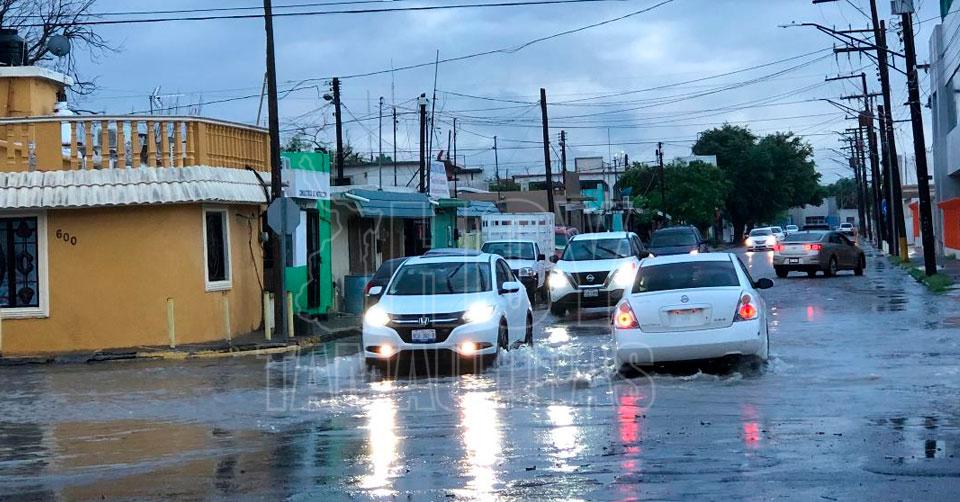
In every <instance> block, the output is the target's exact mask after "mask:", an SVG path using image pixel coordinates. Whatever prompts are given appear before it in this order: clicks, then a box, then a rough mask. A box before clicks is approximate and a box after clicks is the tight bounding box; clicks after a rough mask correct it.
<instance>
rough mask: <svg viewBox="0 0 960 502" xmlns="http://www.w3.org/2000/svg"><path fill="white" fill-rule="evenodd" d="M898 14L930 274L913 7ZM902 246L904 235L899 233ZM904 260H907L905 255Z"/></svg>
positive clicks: (933, 260) (933, 268) (932, 262)
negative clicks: (904, 55) (905, 64)
mask: <svg viewBox="0 0 960 502" xmlns="http://www.w3.org/2000/svg"><path fill="white" fill-rule="evenodd" d="M910 7H911V8H908V9H904V11H903V12H901V13H900V19H901V21H900V24H901V25H902V28H903V52H904V53H906V56H907V57H906V59H907V68H906V70H907V96H908V99H909V104H910V119H911V123H912V125H913V155H914V157H916V158H915V159H914V162H916V165H917V189H918V190H920V194H919V198H920V204H919V205H920V237H921V243H922V245H923V269H924V272H925V273H926V274H927V275H928V276H930V275H933V274H936V273H937V256H936V252H935V250H934V246H935V244H934V239H933V218H932V210H931V207H930V206H931V204H930V181H929V179H928V173H927V149H926V143H925V141H924V134H923V115H922V114H921V109H920V106H921V105H920V84H919V80H920V79H919V76H918V75H917V53H916V47H915V46H914V36H913V13H912V12H913V9H912V5H911V6H910ZM900 239H901V242H902V243H903V246H904V247H905V245H906V244H905V243H906V235H901V236H900ZM903 259H904V261H906V260H908V257H907V256H906V255H904V256H903Z"/></svg>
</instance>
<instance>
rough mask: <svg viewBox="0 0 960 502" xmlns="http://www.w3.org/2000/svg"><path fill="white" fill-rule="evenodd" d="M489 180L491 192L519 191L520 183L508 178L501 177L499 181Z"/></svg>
mask: <svg viewBox="0 0 960 502" xmlns="http://www.w3.org/2000/svg"><path fill="white" fill-rule="evenodd" d="M488 181H490V187H489V189H488V190H489V191H491V192H519V191H520V184H519V183H517V182H516V181H513V180H512V179H510V178H501V179H500V181H499V182H497V181H493V180H488Z"/></svg>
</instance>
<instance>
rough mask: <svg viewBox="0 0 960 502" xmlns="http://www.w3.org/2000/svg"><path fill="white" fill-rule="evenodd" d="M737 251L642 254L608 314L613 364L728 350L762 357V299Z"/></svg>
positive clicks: (763, 284)
mask: <svg viewBox="0 0 960 502" xmlns="http://www.w3.org/2000/svg"><path fill="white" fill-rule="evenodd" d="M772 286H773V281H771V280H770V279H760V280H758V281H754V280H753V279H752V278H751V277H750V274H749V272H748V271H747V268H746V266H744V264H743V262H742V261H740V258H738V257H737V256H736V255H734V254H730V253H706V254H701V255H676V256H665V257H660V258H650V259H647V260H644V262H643V264H642V265H641V266H640V270H639V271H638V273H637V278H636V281H635V282H634V285H633V289H632V291H631V292H630V293H629V294H628V295H626V296H625V297H624V299H623V301H621V302H620V303H619V304H618V305H617V308H616V310H614V314H613V337H614V341H615V343H616V362H617V367H618V368H621V369H624V368H625V367H630V366H634V367H636V366H651V365H654V364H659V363H665V362H677V361H693V360H701V359H717V358H723V357H726V356H747V357H751V358H753V359H755V360H759V361H766V359H767V354H768V351H769V345H770V343H769V338H768V335H767V314H766V305H765V304H764V301H763V297H761V296H760V292H759V290H761V289H767V288H770V287H772Z"/></svg>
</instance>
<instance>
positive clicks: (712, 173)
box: [617, 161, 730, 230]
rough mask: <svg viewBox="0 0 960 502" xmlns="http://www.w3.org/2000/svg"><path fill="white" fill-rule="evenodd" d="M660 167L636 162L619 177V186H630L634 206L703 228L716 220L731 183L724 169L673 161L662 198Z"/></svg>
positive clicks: (666, 167) (666, 173)
mask: <svg viewBox="0 0 960 502" xmlns="http://www.w3.org/2000/svg"><path fill="white" fill-rule="evenodd" d="M658 171H659V170H658V168H655V167H651V166H647V165H643V164H634V165H633V167H631V168H630V169H627V171H626V172H624V174H623V175H622V176H621V177H620V181H619V182H618V183H617V187H618V188H619V189H620V190H624V189H627V188H629V189H630V192H631V193H632V195H633V204H634V207H636V208H638V209H642V210H646V211H644V213H653V212H654V211H661V212H663V213H666V214H669V215H670V216H671V217H672V218H673V222H675V223H685V224H689V225H694V226H696V227H697V228H700V229H702V230H705V229H707V228H708V227H710V225H712V224H713V221H714V216H715V215H716V211H717V209H720V208H722V207H723V205H724V201H725V199H726V197H727V192H728V191H729V189H730V183H729V182H728V181H727V179H726V176H725V175H724V173H723V171H721V170H720V169H719V168H717V167H716V166H712V165H710V164H706V163H704V162H699V161H697V162H692V163H690V164H687V163H684V162H673V163H670V164H667V165H666V166H664V178H665V179H666V189H665V193H664V195H665V198H666V201H662V200H661V199H660V190H659V172H658Z"/></svg>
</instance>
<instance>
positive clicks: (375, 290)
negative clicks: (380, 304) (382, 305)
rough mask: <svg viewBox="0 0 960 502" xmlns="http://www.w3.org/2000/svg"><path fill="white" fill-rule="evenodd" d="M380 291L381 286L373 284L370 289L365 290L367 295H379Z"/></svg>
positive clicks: (381, 291)
mask: <svg viewBox="0 0 960 502" xmlns="http://www.w3.org/2000/svg"><path fill="white" fill-rule="evenodd" d="M380 293H383V286H374V287H372V288H370V291H367V295H369V296H380Z"/></svg>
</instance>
